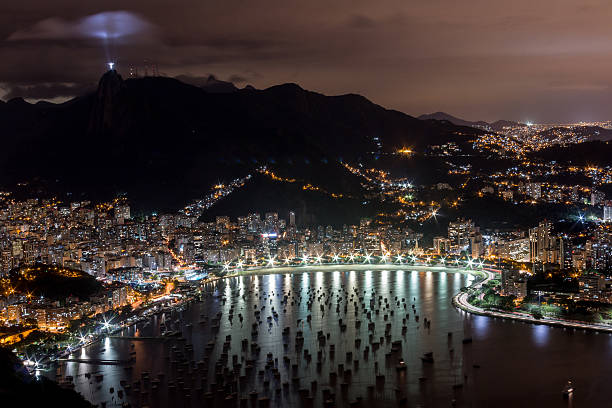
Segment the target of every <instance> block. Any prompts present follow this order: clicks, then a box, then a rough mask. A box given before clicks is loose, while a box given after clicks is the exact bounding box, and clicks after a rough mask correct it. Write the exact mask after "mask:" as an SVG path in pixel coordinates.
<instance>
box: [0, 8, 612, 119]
mask: <svg viewBox="0 0 612 408" xmlns="http://www.w3.org/2000/svg"><path fill="white" fill-rule="evenodd" d="M322 10H324V12H322ZM610 14H612V3H610V2H609V1H604V0H583V1H581V2H579V3H577V2H575V1H572V0H540V1H533V0H515V1H513V2H512V7H508V5H507V4H506V3H504V2H492V1H490V0H465V1H461V2H457V1H455V0H430V1H427V2H408V1H405V0H386V1H385V3H384V6H381V4H380V3H379V2H372V1H371V0H334V1H333V2H330V1H323V0H311V1H308V2H287V1H286V0H269V1H266V2H263V3H262V2H260V1H256V0H242V1H240V2H237V1H235V0H226V1H216V0H176V1H174V2H173V3H172V6H171V7H169V6H168V3H167V2H161V1H155V0H153V1H152V0H131V1H130V2H125V1H118V0H105V1H102V0H88V1H86V2H74V0H54V1H48V0H21V1H20V2H10V1H5V2H2V3H1V4H0V60H2V64H0V97H1V98H4V99H6V98H7V97H10V96H16V95H18V94H23V95H21V96H28V97H30V98H36V97H40V98H52V97H54V96H55V97H58V96H61V97H65V96H69V95H68V94H69V93H70V92H71V91H74V92H75V93H76V92H80V91H81V90H82V89H84V88H86V85H87V84H95V83H96V82H97V80H98V78H99V76H100V75H101V74H102V73H103V72H104V70H105V63H106V62H107V61H109V60H114V61H116V62H117V69H118V70H119V71H120V72H121V73H123V74H124V75H125V76H127V75H126V74H127V72H128V69H129V67H130V66H135V67H140V68H141V72H142V68H143V66H144V64H145V62H144V61H145V60H147V61H149V62H148V64H151V63H154V64H156V65H157V66H158V69H159V71H160V72H163V73H165V74H166V75H168V76H173V77H175V76H178V75H181V74H187V73H189V74H190V76H191V77H194V78H207V76H208V73H210V72H213V73H215V74H216V75H217V77H218V78H221V79H225V80H230V81H232V82H235V83H242V84H244V83H251V84H253V85H254V86H256V87H257V88H265V87H268V86H271V85H274V84H277V83H281V82H298V83H300V84H301V85H302V86H303V87H305V88H307V89H312V90H315V91H319V92H324V93H328V94H342V93H349V92H354V93H360V94H363V95H364V96H366V97H368V98H370V99H372V100H374V101H375V102H377V103H379V104H381V105H383V106H386V107H389V108H394V109H399V110H402V111H405V112H407V113H409V114H414V115H417V114H421V113H424V112H433V111H439V110H444V111H448V112H449V113H452V114H454V115H457V116H464V117H465V118H467V119H472V120H474V119H483V120H496V119H499V118H507V119H517V120H526V119H530V120H533V121H555V120H556V121H561V120H565V119H567V118H569V117H572V120H574V119H576V118H578V119H580V117H582V118H583V119H597V118H599V119H608V118H610V117H612V104H610V103H609V102H610V101H611V100H612V79H611V78H610V74H609V73H610V72H612V43H611V42H610V41H609V38H611V37H612V25H610V24H609V21H608V20H609V15H610ZM102 32H106V33H115V34H112V35H107V36H106V37H105V38H104V36H103V35H102V36H101V35H99V34H100V33H102ZM96 33H98V34H96ZM254 73H257V74H254ZM71 84H79V85H74V86H73V85H71Z"/></svg>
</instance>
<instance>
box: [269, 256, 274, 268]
mask: <svg viewBox="0 0 612 408" xmlns="http://www.w3.org/2000/svg"><path fill="white" fill-rule="evenodd" d="M274 258H276V255H275V256H270V257H269V258H268V266H270V267H272V268H274Z"/></svg>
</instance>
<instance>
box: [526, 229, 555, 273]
mask: <svg viewBox="0 0 612 408" xmlns="http://www.w3.org/2000/svg"><path fill="white" fill-rule="evenodd" d="M551 231H552V224H551V223H550V222H549V221H547V220H544V221H541V222H540V224H539V225H538V226H537V227H534V228H531V229H530V230H529V244H530V245H529V260H530V261H531V262H536V261H539V262H543V263H547V262H551V260H552V253H551V252H552V250H553V248H554V247H553V245H552V243H553V240H552V238H551Z"/></svg>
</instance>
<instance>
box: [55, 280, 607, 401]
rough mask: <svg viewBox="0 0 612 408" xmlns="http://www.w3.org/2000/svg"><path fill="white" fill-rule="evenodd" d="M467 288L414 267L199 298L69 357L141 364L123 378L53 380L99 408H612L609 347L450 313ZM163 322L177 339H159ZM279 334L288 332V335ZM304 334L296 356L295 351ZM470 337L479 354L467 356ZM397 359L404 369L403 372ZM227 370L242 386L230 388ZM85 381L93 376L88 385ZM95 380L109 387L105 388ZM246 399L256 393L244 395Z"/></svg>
mask: <svg viewBox="0 0 612 408" xmlns="http://www.w3.org/2000/svg"><path fill="white" fill-rule="evenodd" d="M472 279H473V278H472V277H471V276H469V275H465V274H460V273H457V272H452V271H451V272H450V273H440V272H432V271H427V270H424V269H420V268H410V269H406V270H389V271H386V270H372V271H335V272H306V273H294V274H278V275H260V276H243V277H238V278H232V279H228V280H225V281H219V282H217V283H215V284H211V285H209V286H207V287H205V288H204V290H203V301H202V302H199V303H193V304H192V305H191V306H190V307H189V308H188V309H187V310H185V311H182V312H174V313H173V314H172V316H170V314H168V315H167V318H163V317H162V315H158V316H156V317H154V318H152V319H151V322H150V323H147V324H139V325H138V326H136V327H132V328H130V329H127V330H125V332H124V333H122V335H123V336H127V337H135V336H139V337H141V338H142V340H133V339H130V338H128V339H121V338H107V339H105V340H104V341H103V342H101V343H98V344H95V345H92V346H90V347H88V348H86V349H83V350H81V351H80V352H78V353H76V354H75V355H73V356H72V357H73V358H82V359H98V360H111V361H115V360H119V361H120V362H122V361H126V360H128V359H129V358H130V356H131V355H135V357H136V361H135V362H134V363H131V367H130V366H129V365H128V364H119V365H92V364H84V363H77V362H70V363H66V364H65V365H64V366H63V367H62V368H61V375H63V376H65V375H72V376H74V382H75V384H76V388H75V389H76V390H77V391H79V392H81V393H82V394H83V395H84V396H85V397H86V398H87V399H88V400H90V401H91V402H93V403H95V404H100V403H101V402H106V405H107V406H113V404H118V405H120V404H121V403H122V402H130V403H131V404H132V405H133V406H150V407H164V406H181V407H183V406H185V407H190V406H193V407H195V406H203V405H205V406H222V405H223V406H241V404H243V405H242V406H249V407H251V406H263V405H264V402H262V401H258V399H259V398H261V397H268V398H269V406H277V407H281V406H283V407H285V406H301V405H304V406H308V405H309V404H311V405H312V406H323V402H324V397H325V398H328V399H329V398H331V399H333V400H334V401H335V405H336V406H348V405H349V404H350V403H352V402H356V401H358V400H359V399H361V400H362V401H363V402H362V406H364V405H366V404H369V405H376V406H397V405H398V404H399V403H400V402H402V403H404V404H405V406H423V407H430V406H432V407H449V406H452V403H453V401H454V403H455V404H456V406H460V407H488V406H496V407H516V406H536V405H538V406H544V407H566V406H576V407H585V406H610V405H611V404H612V388H611V387H610V386H609V385H608V382H609V378H610V374H611V373H612V368H610V361H612V360H611V357H612V336H610V335H604V334H590V333H585V332H578V331H573V330H564V329H559V328H549V327H547V326H541V325H528V324H523V323H515V322H511V321H506V320H502V319H491V318H487V317H481V316H472V315H468V314H465V313H464V312H461V311H458V310H457V309H455V308H454V307H453V306H452V304H451V297H452V295H453V294H454V293H456V292H457V291H459V289H460V288H461V287H463V286H466V285H468V284H469V283H470V281H471V280H472ZM364 305H365V308H364ZM413 305H414V308H413ZM321 306H323V307H321ZM232 308H233V317H232V318H231V319H230V311H231V309H232ZM255 311H259V314H258V315H259V319H258V318H257V315H256V314H255ZM219 312H220V315H219V316H220V319H219V322H218V329H217V328H215V327H214V326H215V323H216V319H215V318H216V316H218V313H219ZM368 312H370V313H371V317H370V318H368V317H367V313H368ZM239 315H242V320H241V319H240V316H239ZM309 315H310V316H311V319H310V321H308V316H309ZM417 315H418V316H419V320H418V321H417V320H416V316H417ZM425 318H427V319H428V320H430V321H431V323H430V325H429V327H427V326H426V325H425V324H424V319H425ZM340 319H342V324H344V325H345V326H342V325H341V324H340ZM404 319H405V320H404ZM162 321H164V324H165V326H166V328H167V329H170V330H178V331H180V332H181V333H182V335H181V336H182V337H183V339H181V338H180V337H177V338H174V339H172V340H166V341H160V340H159V339H155V337H157V336H159V334H160V323H161V322H162ZM356 321H360V322H361V324H360V325H359V324H357V323H356ZM370 322H373V323H374V326H375V327H373V328H370V327H369V323H370ZM388 324H390V329H389V331H388V333H389V335H388V336H385V331H386V328H387V327H388V326H387V325H388ZM403 326H405V329H403ZM285 327H290V331H289V333H288V334H287V335H283V329H284V328H285ZM298 330H300V331H301V332H302V336H303V345H300V344H299V341H298V340H296V334H297V331H298ZM319 331H322V335H321V336H318V332H319ZM403 331H405V333H402V332H403ZM255 332H256V333H257V334H256V335H254V333H255ZM449 332H450V333H452V335H451V336H449V335H448V333H449ZM228 335H231V340H230V339H227V340H226V336H228ZM147 337H149V338H148V339H147ZM321 337H322V338H321ZM381 337H383V339H382V341H381ZM466 337H472V338H473V342H472V343H471V344H463V343H462V340H463V339H464V338H466ZM356 339H360V340H361V342H360V344H356ZM243 340H246V341H247V342H248V344H246V348H243V343H242V342H243ZM398 340H399V341H401V348H400V349H399V350H396V351H395V352H391V348H392V344H391V343H392V342H393V341H398ZM376 342H379V343H380V347H379V348H378V349H375V348H374V347H373V346H374V344H373V343H376ZM224 343H225V346H224ZM296 343H297V345H296ZM331 345H333V346H334V349H335V351H334V352H332V351H331V349H332V347H331ZM257 347H258V348H259V351H258V352H256V351H255V349H256V348H257ZM366 347H368V348H369V352H368V353H367V354H364V349H365V348H366ZM207 348H208V350H207ZM427 352H433V358H434V361H433V363H431V362H423V361H422V360H421V357H422V356H423V354H424V353H427ZM269 353H271V354H269ZM347 353H352V355H347ZM285 357H287V358H288V359H289V361H288V362H287V361H285ZM400 358H403V359H404V361H405V365H406V369H405V370H398V362H399V360H400ZM474 365H478V366H480V368H476V367H474ZM247 366H252V369H247ZM233 370H236V372H237V373H239V374H237V375H236V376H233V375H232V374H231V373H232V372H233ZM86 373H92V375H91V376H90V378H87V377H86V376H85V374H86ZM98 373H99V374H103V379H101V380H100V381H98V380H96V378H95V374H98ZM160 373H161V375H160ZM330 373H332V374H331V375H330ZM333 373H335V376H334V374H333ZM143 374H144V376H143ZM377 375H379V376H380V377H378V378H377ZM240 376H242V377H240ZM382 376H384V380H383V377H382ZM232 378H235V380H232ZM568 379H571V380H572V381H573V382H574V385H575V387H576V392H575V393H574V396H573V397H572V399H571V400H566V399H564V398H563V396H562V393H561V390H562V389H563V387H564V385H565V383H566V382H567V380H568ZM313 381H316V384H313ZM138 382H139V383H140V386H139V387H138V384H137V383H138ZM125 384H128V386H127V390H126V387H125ZM111 387H113V392H112V393H111V392H110V388H111ZM137 388H139V389H137ZM119 390H122V391H123V395H122V397H121V398H120V397H119V395H118V391H119ZM215 390H218V391H216V392H215ZM221 390H227V391H228V392H229V391H231V392H236V399H234V400H233V401H232V400H224V399H223V396H224V395H225V394H223V393H222V392H221ZM253 390H255V391H256V393H257V394H256V395H254V394H253V395H249V393H250V392H252V391H253ZM207 392H210V394H206V393H207ZM307 397H311V398H312V400H309V399H308V398H307ZM240 398H248V401H247V400H244V401H240Z"/></svg>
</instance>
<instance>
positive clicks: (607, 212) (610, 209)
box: [603, 201, 612, 222]
mask: <svg viewBox="0 0 612 408" xmlns="http://www.w3.org/2000/svg"><path fill="white" fill-rule="evenodd" d="M603 221H604V222H612V201H606V204H605V205H604V208H603Z"/></svg>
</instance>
